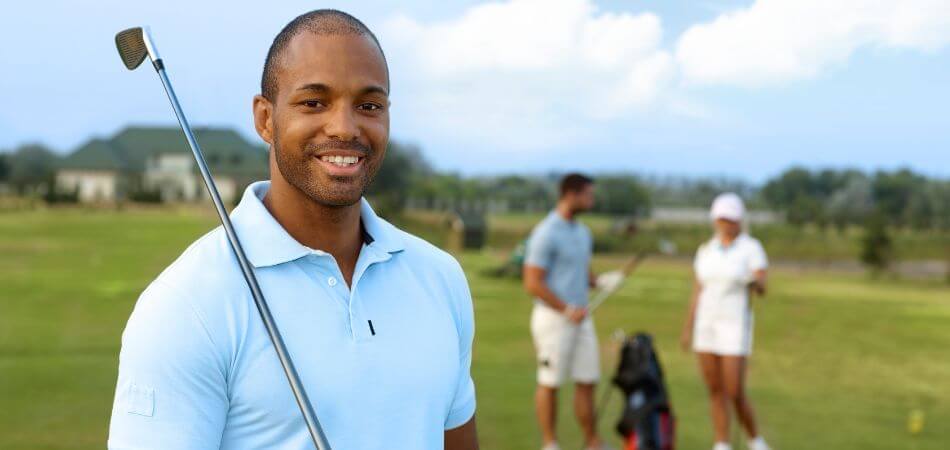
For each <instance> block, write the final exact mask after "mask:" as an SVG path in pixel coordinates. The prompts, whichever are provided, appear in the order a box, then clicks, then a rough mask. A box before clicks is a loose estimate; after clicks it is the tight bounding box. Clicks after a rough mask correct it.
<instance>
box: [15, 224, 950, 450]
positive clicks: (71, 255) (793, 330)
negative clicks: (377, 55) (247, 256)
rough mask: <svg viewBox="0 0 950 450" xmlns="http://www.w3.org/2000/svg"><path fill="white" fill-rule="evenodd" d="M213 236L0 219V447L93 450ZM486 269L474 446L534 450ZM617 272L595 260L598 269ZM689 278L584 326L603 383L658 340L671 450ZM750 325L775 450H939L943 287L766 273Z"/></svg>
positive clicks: (692, 399) (698, 443) (687, 444)
mask: <svg viewBox="0 0 950 450" xmlns="http://www.w3.org/2000/svg"><path fill="white" fill-rule="evenodd" d="M214 224H215V220H214V218H213V217H212V216H211V215H210V214H196V213H193V212H191V213H189V212H173V211H169V210H161V211H130V212H125V213H116V212H111V211H81V210H46V211H20V212H14V213H3V214H0V405H2V407H0V448H2V449H8V448H9V449H20V448H23V449H45V448H50V449H52V448H84V449H85V448H89V449H92V448H103V446H104V443H105V439H106V433H107V429H108V420H109V412H110V407H111V402H112V395H113V390H114V383H115V376H116V362H117V354H118V348H119V337H120V335H121V331H122V328H123V327H124V325H125V321H126V319H127V318H128V315H129V312H130V311H131V308H132V306H133V304H134V301H135V299H136V297H137V296H138V293H139V292H140V291H141V289H142V288H143V287H144V286H145V285H146V284H147V283H148V281H149V280H151V279H152V278H153V277H154V276H155V275H156V274H157V273H158V272H159V271H160V270H161V269H162V268H164V266H165V265H167V264H168V263H169V262H170V261H171V260H173V259H174V258H175V257H176V256H177V255H178V254H179V253H180V252H181V251H182V250H183V249H184V248H185V246H187V245H188V243H190V242H191V241H193V240H194V239H195V238H196V237H198V236H199V235H200V234H202V233H204V232H205V231H206V230H207V229H209V228H210V227H212V226H214ZM500 259H501V255H496V254H490V253H471V254H465V255H462V257H461V260H462V262H463V265H464V266H465V268H466V271H467V272H468V275H469V279H470V282H471V284H472V291H473V294H474V297H475V307H476V319H477V328H478V332H477V338H476V348H475V363H474V369H473V372H474V376H475V380H476V384H477V389H478V398H479V409H478V420H479V432H480V435H481V440H482V448H486V449H513V450H521V449H531V448H535V447H537V431H536V427H535V425H534V420H533V412H532V406H531V396H532V392H533V387H534V362H533V361H534V358H533V350H532V348H531V341H530V336H529V333H528V327H527V324H528V315H529V311H530V308H531V305H530V301H529V300H528V299H527V298H526V296H525V294H524V293H523V292H522V290H521V287H520V285H519V283H518V282H517V281H515V280H497V279H488V278H484V277H483V276H482V275H481V273H482V272H483V269H485V268H487V267H489V266H492V265H494V264H497V263H498V262H499V261H500ZM616 261H618V260H617V259H616V258H607V257H601V258H598V260H597V262H596V265H597V269H604V268H607V267H611V266H612V265H613V264H615V263H616ZM688 280H689V267H688V265H686V264H685V263H683V262H677V261H668V260H653V261H650V262H649V263H647V264H645V265H644V266H643V267H642V269H641V271H640V272H638V274H637V276H636V278H634V279H631V281H630V282H629V283H628V284H627V285H626V286H625V288H624V289H623V291H622V292H621V293H620V294H619V295H618V296H617V297H616V298H614V299H612V300H611V301H610V302H608V303H607V304H606V305H605V306H604V307H603V308H602V309H601V310H600V311H599V312H598V316H597V322H598V331H599V333H600V335H601V337H602V340H601V342H602V352H603V364H604V371H605V373H607V374H609V373H610V372H612V370H613V368H614V367H613V366H614V364H615V363H616V361H615V354H616V346H615V344H613V343H611V341H610V339H609V335H610V334H611V333H612V332H613V330H615V329H617V328H623V329H625V330H627V331H634V330H640V329H643V330H649V331H650V332H652V333H653V334H654V335H655V336H656V341H657V343H658V345H659V351H660V356H661V359H662V362H663V364H664V367H665V369H666V371H667V376H668V380H667V381H668V383H669V385H670V389H671V391H672V396H673V402H674V407H675V409H676V414H677V417H678V420H679V435H678V443H679V446H680V447H679V448H682V449H687V450H689V449H703V448H708V447H710V439H711V428H710V425H709V422H708V418H707V415H706V400H705V395H704V391H703V388H702V385H701V383H700V379H699V376H698V372H697V369H696V364H695V361H694V360H693V357H692V356H690V355H688V354H684V353H682V352H680V351H679V350H678V349H677V348H676V342H677V337H678V333H679V328H680V324H681V321H682V314H683V311H684V309H685V303H686V297H687V293H688V289H689V285H688ZM756 310H757V324H756V326H757V334H756V343H755V354H754V359H753V361H752V368H751V376H750V387H749V389H750V394H751V396H752V399H753V401H754V402H755V406H756V408H757V409H758V411H759V416H760V418H761V422H762V428H763V429H764V431H765V434H766V436H767V437H768V438H769V439H770V440H771V441H772V443H773V444H774V446H775V448H777V449H779V450H783V449H835V450H848V449H855V450H857V449H861V450H870V449H882V450H883V449H912V450H918V449H919V450H924V449H934V450H936V449H944V448H946V446H947V442H950V427H947V426H946V424H947V423H950V381H948V380H950V358H948V357H947V355H948V353H947V349H948V348H950V328H948V325H947V324H950V288H948V287H947V285H946V284H941V283H939V282H936V281H935V282H919V281H918V282H911V281H896V280H884V281H871V280H869V279H867V278H866V277H863V276H857V275H840V274H834V273H820V272H805V273H801V272H778V273H775V274H774V275H773V276H772V291H771V293H770V296H769V297H768V298H766V299H765V300H764V301H761V302H759V303H758V304H757V305H756ZM566 394H567V393H566ZM567 400H568V399H567V398H566V397H565V398H562V404H563V405H564V406H567V405H568V402H567ZM619 409H620V405H619V402H618V397H616V396H615V397H614V398H613V400H612V403H611V405H609V408H608V416H607V417H606V418H605V419H604V420H603V421H602V422H601V425H602V426H601V429H602V430H603V433H604V434H605V435H606V436H610V437H613V431H612V428H613V422H614V420H615V416H616V414H617V412H618V411H619ZM914 409H920V410H922V411H924V412H925V414H926V425H925V428H924V430H923V432H922V433H921V434H919V435H916V436H911V435H909V434H908V432H907V429H906V427H907V425H906V422H907V418H908V415H909V413H910V412H911V411H912V410H914ZM561 425H562V430H563V433H562V434H563V436H562V440H563V441H564V443H565V444H567V445H565V447H567V448H571V447H572V446H573V445H574V444H575V443H576V442H577V433H576V427H575V426H574V425H573V420H572V418H571V413H570V411H569V410H567V409H563V410H562V411H561ZM737 450H738V449H737Z"/></svg>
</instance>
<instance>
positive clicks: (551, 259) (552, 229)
mask: <svg viewBox="0 0 950 450" xmlns="http://www.w3.org/2000/svg"><path fill="white" fill-rule="evenodd" d="M593 206H594V183H593V180H592V179H590V178H588V177H585V176H583V175H580V174H570V175H567V176H565V177H564V178H563V179H562V180H561V184H560V198H559V199H558V202H557V206H556V207H555V209H554V210H553V211H551V213H550V214H548V216H547V217H546V218H545V219H544V220H542V221H541V223H539V224H538V225H537V226H535V228H534V230H533V231H532V232H531V237H530V238H529V239H528V248H527V253H526V255H525V263H524V286H525V289H527V291H528V293H530V294H531V295H532V296H534V298H535V306H534V310H533V311H532V313H531V335H532V338H533V339H534V346H535V349H536V351H537V359H538V388H537V391H536V393H535V407H536V411H537V417H538V423H539V424H540V426H541V436H542V439H543V443H544V450H556V449H558V448H559V447H558V444H557V435H556V433H555V422H556V418H557V390H558V387H559V386H560V385H561V381H562V378H565V377H569V378H571V379H573V380H574V382H575V383H576V385H575V390H574V411H575V414H576V415H577V420H578V422H579V423H580V426H581V429H582V431H583V433H584V439H585V442H586V445H587V447H588V448H590V449H599V448H602V443H601V440H600V437H599V436H598V434H597V431H596V430H595V427H594V423H595V417H594V415H595V410H594V389H595V387H596V383H597V380H598V379H599V378H600V358H599V355H598V347H597V335H596V333H595V331H594V323H593V321H592V320H591V318H590V317H588V316H587V294H588V290H589V288H590V287H591V286H592V285H593V284H594V280H595V279H594V276H593V274H592V272H591V270H590V261H591V252H592V250H593V239H592V238H591V233H590V230H589V229H588V228H587V227H586V226H585V225H584V224H582V223H580V222H578V221H577V220H576V216H577V215H578V214H580V213H583V212H585V211H589V210H590V209H591V208H593ZM572 341H573V342H572Z"/></svg>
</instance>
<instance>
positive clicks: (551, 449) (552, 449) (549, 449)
mask: <svg viewBox="0 0 950 450" xmlns="http://www.w3.org/2000/svg"><path fill="white" fill-rule="evenodd" d="M541 450H561V447H560V446H559V445H557V442H552V443H550V444H548V445H545V446H544V447H541Z"/></svg>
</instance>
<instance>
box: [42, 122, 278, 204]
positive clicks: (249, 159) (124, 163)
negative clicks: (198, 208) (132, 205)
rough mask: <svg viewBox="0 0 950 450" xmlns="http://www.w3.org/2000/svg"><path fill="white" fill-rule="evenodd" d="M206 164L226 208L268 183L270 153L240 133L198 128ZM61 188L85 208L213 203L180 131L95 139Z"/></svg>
mask: <svg viewBox="0 0 950 450" xmlns="http://www.w3.org/2000/svg"><path fill="white" fill-rule="evenodd" d="M194 131H195V137H196V138H197V140H198V144H199V145H201V151H202V153H203V154H204V157H205V161H206V162H207V164H208V167H209V168H210V169H211V174H212V176H214V180H215V183H216V184H217V186H218V191H219V193H220V194H221V197H222V199H223V200H224V201H225V202H233V201H234V199H235V197H236V196H238V195H240V194H241V192H240V191H241V189H243V187H244V186H246V185H247V184H249V183H250V182H252V181H255V180H260V179H264V178H266V177H267V173H268V170H267V151H266V150H265V149H264V148H263V147H260V146H255V145H252V144H251V143H249V142H247V141H246V140H245V139H244V138H242V137H241V135H239V134H238V133H237V132H235V131H234V130H230V129H224V128H195V129H194ZM56 188H57V189H58V190H60V191H62V192H74V193H76V194H77V196H78V198H79V201H80V202H86V203H92V202H114V201H122V200H126V199H130V198H131V199H135V198H146V197H148V198H152V199H156V200H161V201H163V202H193V201H196V200H199V199H201V198H208V196H207V193H206V192H205V187H204V183H203V182H202V180H201V176H200V174H199V173H198V167H197V164H195V161H194V157H193V156H192V154H191V149H190V148H189V147H188V143H187V142H186V141H185V137H184V136H183V135H182V133H181V130H180V129H178V128H177V127H129V128H126V129H124V130H122V131H120V132H119V133H118V134H116V135H115V136H113V137H112V138H111V139H92V140H90V141H89V142H87V143H85V144H84V145H82V146H81V147H79V148H78V149H77V150H76V151H74V152H73V153H71V154H70V155H69V156H67V157H66V158H65V159H63V160H62V161H61V162H60V164H59V166H58V170H57V172H56Z"/></svg>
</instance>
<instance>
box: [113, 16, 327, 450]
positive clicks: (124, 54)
mask: <svg viewBox="0 0 950 450" xmlns="http://www.w3.org/2000/svg"><path fill="white" fill-rule="evenodd" d="M115 45H116V48H118V50H119V56H120V57H121V58H122V62H123V63H124V64H125V67H126V68H128V69H129V70H135V69H136V68H137V67H138V66H140V65H141V64H142V62H143V61H145V58H146V57H148V58H149V59H150V60H151V61H152V66H153V67H154V68H155V71H156V72H158V78H159V79H161V81H162V86H164V87H165V93H166V94H167V95H168V101H170V102H171V104H172V109H174V110H175V116H176V117H178V123H179V125H181V131H182V132H183V133H184V134H185V139H186V140H187V141H188V145H189V146H190V147H191V152H192V153H193V154H194V157H195V162H196V163H197V164H198V170H199V171H200V172H201V178H202V179H203V180H204V183H205V186H206V187H207V188H208V194H209V195H210V196H211V201H212V202H213V203H214V208H215V210H217V212H218V217H219V218H220V219H221V225H222V226H223V227H224V232H225V234H227V237H228V242H229V243H230V244H231V250H232V251H233V252H234V256H236V257H237V260H238V265H239V266H240V267H241V273H243V274H244V280H245V281H246V282H247V286H248V288H249V289H250V290H251V295H252V296H253V297H254V304H255V305H256V306H257V311H258V312H259V313H260V316H261V320H262V321H263V322H264V328H265V329H266V330H267V334H268V336H269V337H270V340H271V343H273V344H274V350H276V351H277V358H278V359H279V360H280V365H281V367H283V369H284V374H286V375H287V381H288V382H289V383H290V388H291V390H292V391H293V393H294V399H296V401H297V405H298V406H299V407H300V412H301V414H302V415H303V419H304V423H306V425H307V430H308V431H309V432H310V437H311V439H313V443H314V445H315V446H316V447H317V450H330V443H329V442H328V441H327V437H326V435H325V434H324V433H323V429H322V428H321V427H320V422H319V421H318V420H317V415H316V413H315V412H314V409H313V405H311V403H310V400H309V399H308V398H307V392H306V391H305V390H304V387H303V384H302V383H301V382H300V377H299V376H298V375H297V370H296V369H295V368H294V364H293V361H291V359H290V355H289V354H288V352H287V347H286V346H284V340H283V338H281V336H280V331H278V330H277V324H276V323H275V322H274V318H273V316H271V313H270V308H268V306H267V301H265V300H264V294H263V293H262V292H261V288H260V286H259V285H258V284H257V278H256V277H255V276H254V270H253V268H252V266H251V264H250V263H249V262H248V260H247V256H246V255H245V254H244V248H243V247H241V242H240V241H239V240H238V236H237V234H236V233H235V232H234V227H233V226H232V225H231V219H230V218H229V217H228V211H227V210H226V209H225V208H224V203H222V202H221V196H220V195H219V194H218V189H217V187H216V186H215V184H214V179H212V178H211V172H210V171H209V170H208V166H207V164H205V159H204V156H203V155H202V154H201V148H200V147H198V141H196V140H195V136H194V133H192V131H191V126H189V125H188V120H187V119H185V114H184V113H183V112H182V110H181V105H179V104H178V98H177V97H176V96H175V91H174V90H173V89H172V85H171V82H169V81H168V75H166V73H165V64H164V63H163V62H162V59H161V57H159V55H158V51H157V50H156V49H155V42H154V41H152V38H151V36H149V33H148V28H147V27H146V28H142V27H135V28H129V29H127V30H123V31H120V32H119V33H118V34H116V35H115Z"/></svg>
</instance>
